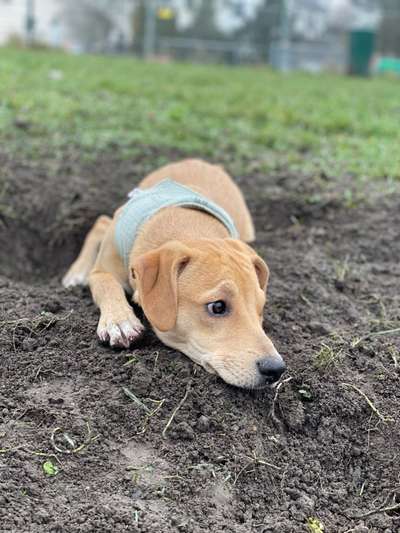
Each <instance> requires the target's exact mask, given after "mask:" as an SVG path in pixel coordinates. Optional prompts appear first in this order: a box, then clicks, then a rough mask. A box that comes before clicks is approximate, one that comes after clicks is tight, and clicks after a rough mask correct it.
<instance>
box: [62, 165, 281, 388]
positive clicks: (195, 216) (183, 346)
mask: <svg viewBox="0 0 400 533" xmlns="http://www.w3.org/2000/svg"><path fill="white" fill-rule="evenodd" d="M165 178H170V179H172V180H174V181H175V182H177V183H180V184H183V185H185V186H187V187H190V188H191V189H192V190H193V191H197V192H198V193H201V194H202V195H203V196H205V197H207V198H208V199H210V200H211V201H212V202H214V203H215V204H218V206H221V207H222V208H223V209H224V210H225V211H226V212H227V213H228V214H229V215H230V217H231V218H232V220H233V221H234V224H235V226H236V228H237V230H238V233H239V236H240V239H241V240H239V239H232V238H229V232H228V229H227V228H226V227H225V226H224V224H223V223H222V222H221V221H220V220H219V219H218V218H216V217H214V216H212V215H210V214H209V213H207V212H204V211H201V210H199V209H192V208H188V207H176V206H172V207H165V208H163V209H161V210H159V211H158V212H157V213H156V214H155V215H154V216H152V217H151V218H150V219H149V220H147V221H146V222H145V223H144V224H143V225H142V226H141V227H140V231H139V232H138V234H137V236H136V238H135V241H134V243H133V246H132V249H131V250H130V253H129V264H128V267H126V266H125V265H124V262H123V260H122V259H121V257H120V255H119V253H118V251H117V247H116V244H115V241H114V234H115V227H116V222H117V220H118V217H119V216H120V213H121V209H122V208H120V209H118V210H117V211H116V212H115V214H114V218H113V219H110V218H109V217H106V216H101V217H99V218H98V220H97V221H96V223H95V224H94V226H93V228H92V229H91V230H90V232H89V234H88V235H87V237H86V240H85V242H84V245H83V248H82V250H81V252H80V254H79V256H78V258H77V259H76V261H75V262H74V263H73V264H72V266H71V267H70V269H69V270H68V272H67V274H66V275H65V276H64V278H63V285H64V286H65V287H70V286H74V285H78V284H82V285H84V284H87V282H89V285H90V288H91V291H92V295H93V298H94V301H95V302H96V304H97V305H98V306H99V308H100V320H99V325H98V328H97V334H98V336H99V338H100V339H101V340H102V341H103V342H109V343H110V345H111V346H119V347H125V348H128V347H129V346H130V345H131V343H133V342H134V341H135V340H136V339H137V338H138V337H139V336H140V335H141V333H142V332H143V326H142V324H141V322H140V321H139V319H138V318H137V317H136V316H135V314H134V312H133V309H132V307H131V306H130V305H129V303H128V301H127V299H126V297H125V291H128V292H132V291H133V293H134V297H133V299H134V301H136V302H137V303H138V304H139V305H140V306H141V307H142V308H143V310H144V313H145V315H146V317H147V319H148V320H149V322H150V324H151V326H152V327H153V329H154V331H155V333H156V335H157V336H158V337H159V339H161V341H162V342H164V343H165V344H166V345H167V346H171V347H173V348H176V349H177V350H180V351H181V352H183V353H184V354H186V355H187V356H189V357H190V358H191V359H192V360H193V361H195V362H196V363H198V364H199V365H201V366H203V367H204V368H205V369H206V370H208V371H209V372H212V373H216V374H218V375H219V376H220V377H221V378H222V379H224V380H225V381H226V382H228V383H231V384H233V385H236V386H239V387H246V388H259V387H263V386H265V385H266V384H268V383H273V382H275V381H277V380H278V379H279V377H280V376H281V374H282V373H283V372H284V370H285V365H284V362H283V360H282V358H281V356H280V355H279V354H278V352H277V351H276V349H275V347H274V345H273V344H272V342H271V340H270V339H269V338H268V337H267V336H266V334H265V333H264V331H263V328H262V321H263V309H264V305H265V292H266V287H267V283H268V276H269V272H268V267H267V265H266V264H265V263H264V261H263V260H262V259H261V258H260V257H259V256H258V255H257V254H256V253H255V252H254V250H252V249H251V248H250V247H249V246H248V245H247V244H245V243H244V242H243V241H245V242H252V241H253V240H254V238H255V235H254V227H253V223H252V220H251V217H250V214H249V211H248V208H247V206H246V204H245V201H244V199H243V196H242V194H241V192H240V190H239V188H238V187H237V186H236V185H235V184H234V183H233V181H232V179H231V178H230V177H229V176H228V175H227V174H226V173H225V172H224V170H223V169H222V168H221V167H218V166H214V165H210V164H208V163H206V162H203V161H199V160H185V161H182V162H178V163H174V164H171V165H167V166H165V167H163V168H161V169H159V170H157V171H155V172H153V173H152V174H150V175H149V176H147V177H146V178H145V179H144V180H143V181H142V182H141V183H140V184H139V188H140V189H142V190H144V189H148V188H150V187H152V186H154V185H156V184H158V183H160V182H161V181H162V180H164V179H165ZM99 247H100V249H99Z"/></svg>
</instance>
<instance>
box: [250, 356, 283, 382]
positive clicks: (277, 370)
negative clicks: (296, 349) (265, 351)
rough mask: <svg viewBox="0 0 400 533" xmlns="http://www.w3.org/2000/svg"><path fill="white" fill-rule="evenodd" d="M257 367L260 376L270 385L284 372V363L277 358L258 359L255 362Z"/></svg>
mask: <svg viewBox="0 0 400 533" xmlns="http://www.w3.org/2000/svg"><path fill="white" fill-rule="evenodd" d="M257 367H258V370H259V371H260V374H262V375H263V376H265V378H266V380H267V381H269V382H271V383H274V382H275V381H278V379H279V378H280V377H281V375H282V374H283V373H284V372H285V370H286V365H285V363H284V362H283V360H282V359H280V358H278V357H264V358H263V359H259V360H258V361H257Z"/></svg>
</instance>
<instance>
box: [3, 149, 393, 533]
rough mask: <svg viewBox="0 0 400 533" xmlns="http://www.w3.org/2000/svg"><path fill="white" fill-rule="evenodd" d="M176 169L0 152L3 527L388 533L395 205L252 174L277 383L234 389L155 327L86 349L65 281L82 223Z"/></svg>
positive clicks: (88, 336)
mask: <svg viewBox="0 0 400 533" xmlns="http://www.w3.org/2000/svg"><path fill="white" fill-rule="evenodd" d="M177 155H178V154H170V153H159V152H157V151H156V150H151V149H143V151H142V154H141V155H140V156H138V157H136V158H132V159H131V160H127V159H119V158H118V156H117V155H115V154H104V155H103V156H101V157H99V158H98V159H97V160H96V161H94V162H85V161H82V160H80V158H79V156H77V155H76V154H75V153H74V152H71V153H70V154H61V156H57V157H56V156H52V157H50V156H46V157H41V158H40V159H38V160H36V161H32V160H24V159H23V158H22V156H21V157H20V158H19V159H15V158H11V157H9V156H6V155H4V154H3V155H1V156H0V168H1V175H0V180H1V184H2V186H1V187H0V191H2V192H0V194H1V198H0V223H1V231H0V250H1V255H0V257H1V262H0V270H1V276H0V291H1V292H0V294H1V299H0V354H1V359H0V378H1V379H0V417H1V418H0V530H1V531H2V532H18V533H24V532H32V533H36V532H44V531H45V532H68V533H70V532H71V533H72V532H91V531H101V532H118V531H140V532H155V531H157V532H161V533H162V532H175V531H182V532H193V533H197V532H208V531H212V532H215V533H216V532H222V531H224V532H238V533H239V532H240V533H241V532H243V533H244V532H249V531H255V532H283V533H289V532H302V531H312V532H313V533H318V532H322V531H324V532H325V533H330V532H332V533H338V532H341V533H344V532H345V531H354V532H357V533H366V532H373V533H374V532H376V533H378V532H379V533H381V532H382V533H390V532H391V533H394V532H399V531H400V505H399V503H400V468H399V458H400V437H399V428H400V416H399V401H400V386H399V385H400V355H399V348H400V346H399V338H400V337H399V335H398V332H397V334H396V332H394V333H392V334H390V333H384V334H378V333H377V332H382V331H384V332H387V330H392V329H396V328H399V322H400V305H399V299H400V294H399V286H400V279H399V277H400V238H399V237H400V235H399V233H400V211H399V207H398V206H399V195H398V194H396V193H393V194H391V195H385V194H381V195H376V196H374V197H373V199H371V198H372V197H371V195H369V194H368V190H367V189H366V192H365V199H364V200H359V201H357V202H355V203H353V202H349V201H348V195H347V196H346V195H343V194H342V193H343V191H342V190H341V189H340V187H339V186H338V185H337V183H338V182H337V181H336V180H333V179H331V178H329V177H327V176H320V177H310V176H301V175H291V174H289V173H286V172H285V171H282V172H277V173H274V174H271V175H265V174H263V173H262V172H261V171H260V170H257V169H256V168H253V167H252V165H251V164H250V163H249V169H250V168H253V170H251V171H249V175H248V176H243V177H241V178H240V179H238V181H239V183H240V185H241V187H242V189H243V191H244V193H245V195H246V197H247V199H248V202H249V205H250V208H251V211H252V213H253V214H254V218H255V223H256V228H257V233H258V240H257V243H256V245H255V247H256V249H257V250H258V252H259V253H260V254H261V255H262V256H263V257H264V258H265V259H266V260H267V262H268V264H269V267H270V271H271V281H270V287H269V293H268V294H269V297H268V300H269V302H268V306H267V309H266V312H265V328H266V330H267V331H268V332H269V334H270V336H271V337H272V338H273V340H274V341H275V343H276V345H277V346H278V348H279V351H280V352H281V353H282V354H283V355H284V356H285V359H286V362H287V365H288V370H287V373H286V374H285V376H284V381H283V382H282V385H281V386H280V387H279V389H275V390H272V389H268V390H265V391H259V392H251V391H245V390H239V389H236V388H233V387H230V386H228V385H226V384H225V383H224V382H222V381H221V380H220V379H218V378H216V377H215V376H212V375H209V374H207V373H206V372H205V371H203V370H202V369H200V368H198V367H197V366H196V365H194V364H193V363H191V362H190V360H189V359H187V358H186V357H184V356H183V355H180V354H179V353H177V352H175V351H173V350H171V349H168V348H166V347H165V346H163V345H162V344H161V343H160V342H159V341H158V340H157V339H156V337H155V336H154V334H153V333H152V332H151V331H150V330H148V332H147V334H146V335H145V337H144V339H143V340H142V341H141V343H140V344H139V345H138V346H137V347H135V349H133V350H129V351H119V352H118V351H112V350H111V349H110V348H108V347H106V346H102V345H100V344H99V343H98V341H97V340H96V336H95V329H96V322H97V318H98V312H97V310H96V307H95V306H94V304H93V303H92V301H91V297H90V294H89V291H88V290H87V289H75V290H72V291H67V290H64V289H63V288H62V287H61V285H60V277H61V275H62V274H63V272H64V271H65V269H66V267H67V266H68V264H69V263H70V261H71V260H72V259H73V258H74V256H75V254H76V253H77V251H78V250H79V247H80V244H81V242H82V239H83V237H84V235H85V232H86V231H87V229H88V228H89V226H90V225H91V223H92V222H93V220H94V219H95V217H96V216H97V215H98V214H101V213H111V212H112V209H113V208H114V207H115V206H116V205H118V203H119V202H121V200H122V198H123V197H124V194H125V193H126V192H127V191H128V190H129V189H130V188H131V187H132V186H133V185H134V184H135V183H136V182H137V181H138V180H139V179H140V178H141V177H142V176H143V175H144V173H145V172H147V171H149V170H150V169H151V168H153V167H154V166H156V165H158V163H159V162H160V161H163V160H168V159H176V157H177ZM232 166H234V165H232ZM227 167H228V169H229V168H230V167H229V161H228V165H227ZM346 198H347V200H346ZM368 198H369V200H368ZM127 390H128V393H127ZM129 391H130V393H133V394H134V398H138V399H139V400H140V401H141V402H142V404H138V403H137V402H135V401H134V400H133V399H132V396H129ZM177 407H179V409H178V410H177V411H176V408H177ZM173 414H174V416H173V419H172V420H171V417H172V415H173ZM169 422H170V423H169ZM168 424H169V425H168ZM49 462H50V470H49V472H50V474H55V475H49V473H46V471H45V468H47V469H49ZM45 463H46V465H47V466H46V467H45V468H44V466H43V465H44V464H45ZM384 509H386V510H384Z"/></svg>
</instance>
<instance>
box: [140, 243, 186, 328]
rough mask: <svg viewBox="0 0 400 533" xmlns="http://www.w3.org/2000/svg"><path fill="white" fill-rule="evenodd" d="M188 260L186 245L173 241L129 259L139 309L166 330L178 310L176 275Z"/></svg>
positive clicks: (153, 324)
mask: <svg viewBox="0 0 400 533" xmlns="http://www.w3.org/2000/svg"><path fill="white" fill-rule="evenodd" d="M189 260H190V248H188V247H187V246H185V245H184V244H182V243H180V242H178V241H173V242H169V243H168V244H165V245H163V246H161V247H160V248H157V250H154V251H152V252H148V253H146V254H143V255H141V256H140V257H138V258H137V259H135V260H134V262H133V269H132V277H133V278H134V279H135V280H136V282H137V284H138V287H137V288H138V289H139V299H140V304H141V306H142V308H143V311H144V313H145V315H146V317H147V318H148V320H149V322H150V323H151V325H152V326H154V327H155V328H156V329H158V330H160V331H168V330H170V329H172V328H173V327H174V326H175V323H176V316H177V313H178V277H179V275H180V274H181V272H182V270H183V269H184V267H185V266H186V265H187V263H188V262H189Z"/></svg>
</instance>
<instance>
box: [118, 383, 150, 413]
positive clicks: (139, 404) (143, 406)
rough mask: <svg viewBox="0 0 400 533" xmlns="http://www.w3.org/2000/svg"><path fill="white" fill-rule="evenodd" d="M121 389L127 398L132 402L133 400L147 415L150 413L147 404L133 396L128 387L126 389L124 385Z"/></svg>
mask: <svg viewBox="0 0 400 533" xmlns="http://www.w3.org/2000/svg"><path fill="white" fill-rule="evenodd" d="M122 390H123V391H124V393H125V394H126V396H128V398H129V399H131V400H132V401H133V402H135V404H136V405H138V406H139V407H141V408H142V409H143V410H144V411H145V412H146V413H147V414H148V415H151V410H150V409H149V408H148V407H147V405H145V404H144V403H143V402H142V400H140V399H139V398H138V397H137V396H135V395H134V394H133V392H131V391H130V390H129V389H127V388H126V387H122Z"/></svg>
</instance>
